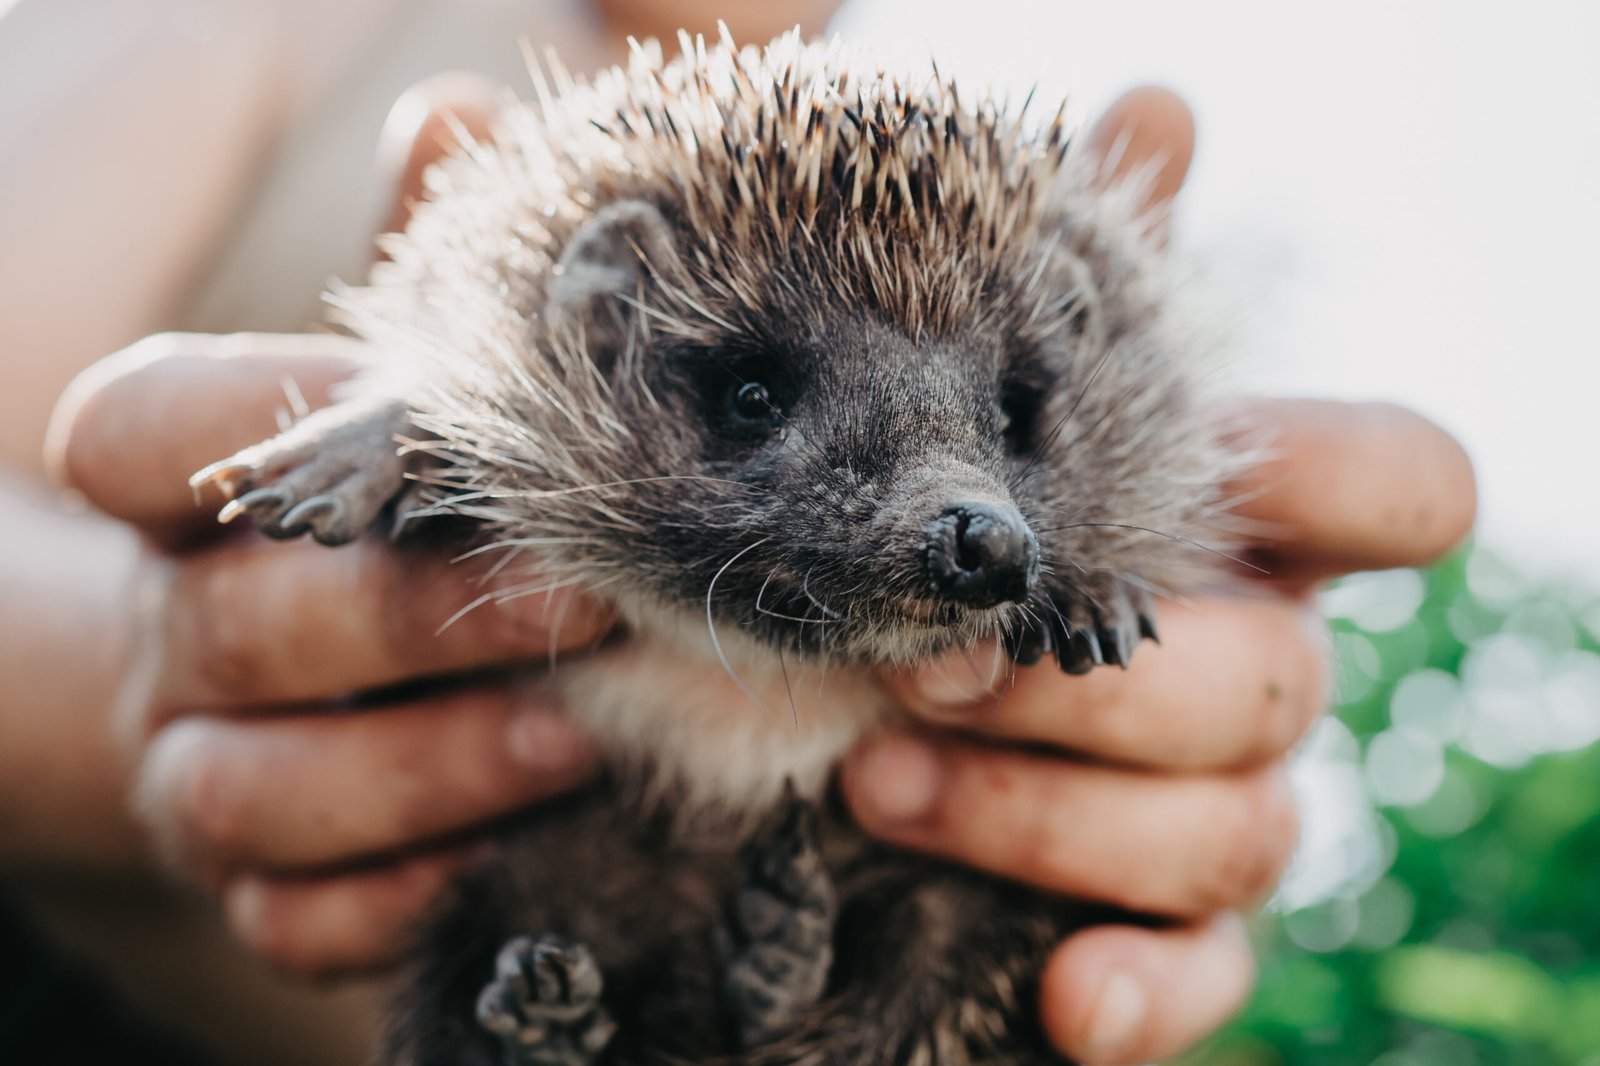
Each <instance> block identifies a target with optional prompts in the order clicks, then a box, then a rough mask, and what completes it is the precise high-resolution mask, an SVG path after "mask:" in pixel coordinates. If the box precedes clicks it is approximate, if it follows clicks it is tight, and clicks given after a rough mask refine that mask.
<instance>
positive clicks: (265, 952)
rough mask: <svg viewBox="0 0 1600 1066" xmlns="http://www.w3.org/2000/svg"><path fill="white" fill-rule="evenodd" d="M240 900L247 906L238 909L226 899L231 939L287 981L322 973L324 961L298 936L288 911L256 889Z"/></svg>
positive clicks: (269, 893) (270, 895)
mask: <svg viewBox="0 0 1600 1066" xmlns="http://www.w3.org/2000/svg"><path fill="white" fill-rule="evenodd" d="M237 898H238V896H237V895H236V899H237ZM244 898H246V899H247V900H248V902H245V903H243V904H242V905H241V904H240V903H239V902H236V899H230V901H229V902H230V906H229V908H228V919H229V924H230V925H231V926H232V927H233V932H234V935H235V936H237V937H238V938H239V939H240V940H242V941H243V942H244V943H245V945H246V946H247V947H249V948H250V950H251V951H254V952H255V953H256V954H257V955H259V956H261V957H262V958H263V959H265V960H266V961H267V962H268V963H270V964H271V965H272V967H273V968H274V969H276V970H278V971H279V972H280V973H282V974H284V975H286V976H289V977H294V978H297V979H300V980H312V979H315V978H317V977H320V976H322V975H323V974H324V973H325V971H326V964H325V962H324V960H323V959H322V958H321V956H320V955H319V953H318V952H316V951H315V950H313V947H312V945H311V944H309V943H308V941H307V939H306V937H305V936H304V935H303V934H302V931H301V930H300V928H299V926H298V923H297V922H296V921H295V915H294V911H293V909H292V908H290V907H286V906H284V905H283V902H282V901H281V900H279V899H277V898H276V895H275V894H274V893H273V892H272V891H271V890H270V889H268V888H264V887H260V886H252V888H251V889H250V891H249V892H248V896H246V897H244Z"/></svg>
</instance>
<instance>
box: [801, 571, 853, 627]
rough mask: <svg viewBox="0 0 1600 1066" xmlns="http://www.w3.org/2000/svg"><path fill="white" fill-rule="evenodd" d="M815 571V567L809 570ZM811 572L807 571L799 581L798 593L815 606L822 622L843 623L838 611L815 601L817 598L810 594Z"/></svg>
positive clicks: (819, 601)
mask: <svg viewBox="0 0 1600 1066" xmlns="http://www.w3.org/2000/svg"><path fill="white" fill-rule="evenodd" d="M815 569H816V567H812V568H811V570H815ZM811 570H807V571H806V573H805V576H804V577H802V578H801V579H800V591H801V592H802V593H804V594H805V597H806V599H808V600H810V601H811V602H812V603H814V604H816V605H817V610H819V611H821V612H822V616H823V618H824V620H826V619H829V618H831V619H833V620H834V621H835V622H842V621H844V615H842V614H840V613H839V612H838V611H835V610H834V609H833V608H831V607H829V606H828V605H827V604H825V603H823V602H822V601H821V600H819V599H817V597H816V596H814V595H813V594H812V592H811Z"/></svg>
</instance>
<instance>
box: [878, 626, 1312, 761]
mask: <svg viewBox="0 0 1600 1066" xmlns="http://www.w3.org/2000/svg"><path fill="white" fill-rule="evenodd" d="M1157 621H1158V627H1159V629H1160V632H1161V643H1160V644H1159V645H1157V644H1154V643H1151V642H1148V641H1147V642H1145V643H1143V644H1141V645H1140V646H1139V648H1138V651H1137V652H1136V653H1135V654H1134V656H1133V661H1132V662H1131V664H1130V665H1129V667H1128V669H1127V670H1111V669H1101V670H1094V671H1091V672H1090V673H1089V674H1087V675H1085V676H1083V677H1068V676H1066V675H1064V674H1062V673H1061V672H1060V671H1059V670H1058V669H1056V667H1055V664H1054V663H1043V664H1040V665H1038V666H1030V667H1012V666H1011V664H1010V661H1009V660H1008V659H1007V658H1006V657H1005V655H1004V653H1003V652H1002V651H1001V650H1000V649H999V648H998V647H997V646H994V645H985V646H983V647H982V648H980V649H979V650H977V651H975V652H972V653H970V654H967V653H957V654H954V655H949V656H946V657H945V658H943V659H941V660H939V661H937V662H935V663H933V664H932V665H929V666H925V667H919V668H916V669H911V670H903V671H899V672H896V673H895V674H893V675H890V676H889V678H888V679H887V686H888V688H889V691H890V692H891V694H892V695H894V696H895V697H896V698H897V700H898V701H899V703H900V704H901V706H903V707H905V708H906V709H907V710H910V711H911V712H912V713H913V714H916V715H918V716H920V717H922V718H924V719H927V720H929V721H932V722H935V723H938V724H940V725H954V726H957V727H959V728H961V729H965V730H971V731H974V732H978V733H982V734H985V735H989V736H994V737H1003V738H1007V739H1013V740H1024V741H1028V742H1034V743H1043V744H1051V745H1055V746H1058V747H1061V748H1065V749H1068V750H1071V751H1076V752H1081V753H1084V754H1087V755H1093V756H1095V757H1097V758H1101V759H1109V760H1114V761H1120V762H1124V763H1128V764H1133V765H1140V766H1148V767H1155V768H1161V769H1178V770H1196V769H1222V768H1229V767H1247V766H1256V765H1260V764H1263V763H1265V762H1268V761H1271V760H1275V759H1277V758H1280V757H1281V756H1282V755H1283V754H1284V753H1285V752H1286V751H1288V750H1289V748H1291V747H1292V746H1293V745H1294V744H1295V742H1296V741H1298V740H1299V739H1300V737H1301V735H1302V734H1304V732H1305V731H1306V729H1307V728H1308V727H1309V726H1310V724H1311V722H1312V721H1313V720H1315V718H1316V716H1317V715H1318V714H1319V713H1321V711H1322V708H1323V707H1324V706H1326V703H1327V685H1328V678H1327V659H1326V655H1325V651H1324V649H1325V645H1326V636H1325V634H1324V630H1323V623H1322V620H1321V618H1320V617H1319V616H1318V615H1317V613H1316V611H1315V610H1314V609H1313V608H1312V607H1311V606H1310V605H1309V604H1307V603H1304V602H1302V601H1300V600H1297V599H1291V598H1287V597H1280V596H1270V597H1258V598H1250V599H1244V598H1239V599H1209V600H1200V601H1196V602H1194V603H1176V602H1170V601H1163V602H1161V603H1160V604H1159V606H1158V610H1157Z"/></svg>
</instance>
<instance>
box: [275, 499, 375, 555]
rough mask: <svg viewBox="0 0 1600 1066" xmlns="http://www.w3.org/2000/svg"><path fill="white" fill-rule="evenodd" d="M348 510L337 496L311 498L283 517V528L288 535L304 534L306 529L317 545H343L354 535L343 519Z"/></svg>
mask: <svg viewBox="0 0 1600 1066" xmlns="http://www.w3.org/2000/svg"><path fill="white" fill-rule="evenodd" d="M347 514H348V509H347V508H346V507H345V505H344V501H343V500H342V499H340V498H339V497H337V496H327V495H324V496H313V497H311V498H310V499H309V500H306V501H305V502H304V503H301V504H298V505H296V506H295V507H294V508H293V509H292V510H290V511H289V513H288V514H286V515H284V516H283V523H282V524H283V528H284V529H285V530H287V531H288V532H289V533H290V534H298V533H302V532H304V531H305V530H306V529H307V528H309V529H310V530H311V535H312V536H313V537H315V538H316V539H317V542H318V543H319V544H327V545H330V546H332V545H337V544H344V543H346V542H348V541H350V540H351V539H353V538H354V537H355V535H356V532H357V531H355V530H352V529H351V528H350V525H349V523H348V522H346V521H345V517H346V515H347Z"/></svg>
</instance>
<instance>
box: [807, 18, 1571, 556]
mask: <svg viewBox="0 0 1600 1066" xmlns="http://www.w3.org/2000/svg"><path fill="white" fill-rule="evenodd" d="M837 26H838V28H840V29H841V30H843V31H845V32H846V33H847V34H848V35H850V36H853V37H860V38H864V39H866V40H868V41H870V42H873V43H875V44H883V43H888V42H893V43H896V44H898V45H899V46H901V47H902V48H904V49H906V50H907V53H908V54H909V55H911V56H916V55H918V54H919V53H920V55H921V56H923V57H926V55H927V54H928V52H929V51H930V50H931V51H932V53H933V54H934V55H935V56H936V57H937V58H938V60H939V62H940V65H941V66H942V67H947V68H949V69H952V70H957V71H959V72H960V73H961V74H962V75H963V76H964V77H969V78H976V79H978V80H980V81H988V82H991V83H994V84H996V85H999V86H1009V87H1015V88H1016V89H1017V90H1018V91H1019V92H1021V91H1026V89H1027V87H1028V86H1029V85H1031V84H1033V83H1035V82H1037V83H1038V85H1039V86H1040V90H1041V92H1042V93H1044V94H1045V95H1046V96H1047V97H1048V96H1052V95H1053V96H1060V95H1065V94H1070V95H1071V96H1072V97H1073V99H1074V106H1075V109H1076V110H1077V111H1078V112H1079V116H1080V117H1083V116H1085V115H1087V114H1088V113H1090V112H1092V111H1094V110H1095V109H1097V108H1098V107H1099V106H1100V105H1102V104H1104V103H1105V102H1107V101H1109V100H1110V99H1112V98H1113V97H1114V96H1115V95H1116V94H1117V93H1118V92H1119V91H1120V90H1121V89H1123V88H1126V87H1127V86H1129V85H1132V84H1135V83H1138V82H1141V81H1154V82H1159V83H1162V84H1166V85H1168V86H1171V87H1173V88H1175V89H1177V90H1179V91H1180V92H1182V93H1183V94H1184V95H1185V96H1186V97H1187V98H1188V99H1189V100H1190V102H1191V104H1192V105H1193V106H1194V108H1195V111H1196V112H1197V114H1198V118H1199V128H1200V138H1199V152H1198V155H1197V158H1196V163H1195V168H1194V170H1193V172H1192V181H1191V183H1190V185H1189V187H1188V189H1187V191H1186V192H1185V194H1184V200H1183V204H1182V215H1181V221H1180V230H1179V241H1178V248H1179V251H1180V253H1181V254H1182V255H1184V256H1185V258H1186V259H1188V260H1191V261H1193V262H1194V263H1195V265H1196V267H1197V268H1198V269H1200V270H1201V271H1202V272H1203V273H1204V275H1205V278H1206V280H1205V285H1206V287H1207V289H1208V290H1214V291H1215V292H1216V294H1217V299H1216V306H1217V307H1218V309H1219V316H1220V317H1221V319H1222V320H1223V321H1224V322H1225V323H1227V324H1228V326H1229V329H1230V333H1231V336H1232V340H1233V345H1232V347H1234V349H1235V350H1236V351H1237V352H1238V359H1237V369H1238V371H1239V373H1240V374H1241V375H1242V376H1243V377H1244V379H1245V381H1246V382H1247V383H1248V384H1249V385H1250V386H1251V387H1253V388H1258V389H1263V390H1268V389H1270V390H1272V391H1277V392H1304V393H1316V394H1323V395H1331V396H1340V397H1349V398H1390V399H1397V400H1401V401H1404V402H1406V403H1408V404H1410V405H1411V406H1413V407H1416V408H1418V409H1420V410H1421V411H1423V412H1424V413H1426V414H1428V415H1429V416H1431V417H1433V418H1434V419H1435V420H1437V421H1439V422H1441V423H1442V424H1444V425H1445V426H1446V427H1447V428H1449V429H1450V430H1451V431H1453V432H1454V433H1455V434H1456V435H1457V436H1459V437H1460V438H1461V439H1462V440H1464V441H1465V442H1466V444H1467V445H1468V447H1469V449H1470V451H1471V452H1472V455H1473V458H1474V460H1475V461H1476V463H1477V466H1478V470H1479V474H1480V483H1481V489H1482V506H1481V514H1482V522H1481V538H1480V539H1481V540H1482V541H1483V542H1484V543H1486V544H1488V545H1490V546H1491V547H1496V548H1500V549H1504V550H1506V551H1508V552H1509V553H1510V554H1511V555H1512V556H1513V557H1514V560H1515V562H1516V564H1517V565H1518V567H1519V568H1521V569H1524V570H1526V571H1528V572H1531V573H1534V574H1538V575H1542V576H1553V577H1556V578H1565V577H1569V576H1572V575H1577V574H1581V575H1582V577H1583V579H1584V580H1585V581H1586V582H1588V583H1589V584H1592V585H1595V586H1597V587H1600V544H1597V543H1596V540H1597V533H1600V492H1597V490H1596V488H1595V485H1596V482H1597V480H1600V479H1597V476H1596V473H1595V454H1596V451H1597V448H1596V443H1597V440H1600V435H1597V433H1596V422H1597V420H1600V258H1597V255H1600V3H1587V2H1583V0H1572V2H1568V3H1559V2H1553V0H1547V2H1544V3H1517V4H1511V3H1484V2H1472V3H1462V2H1457V3H1449V2H1444V0H1435V2H1428V3H1406V4H1394V3H1380V2H1373V0H1341V2H1339V3H1336V4H1335V3H1329V4H1320V5H1315V6H1313V5H1309V4H1285V3H1281V2H1274V0H1217V2H1203V3H1197V2H1188V3H1185V2H1181V0H1170V2H1155V0H1140V2H1114V0H1097V2H1094V3H1086V2H1082V0H1070V2H1051V3H1045V2H1041V0H1031V2H1030V0H984V2H982V3H970V2H961V0H854V2H853V3H850V4H848V5H847V7H846V9H845V11H844V13H843V14H842V16H841V18H840V19H839V21H838V23H837ZM1396 459H1397V461H1403V459H1404V457H1403V456H1397V457H1396Z"/></svg>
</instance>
